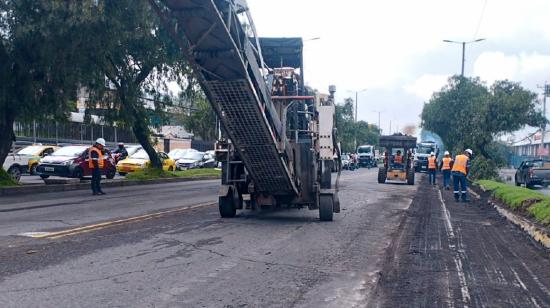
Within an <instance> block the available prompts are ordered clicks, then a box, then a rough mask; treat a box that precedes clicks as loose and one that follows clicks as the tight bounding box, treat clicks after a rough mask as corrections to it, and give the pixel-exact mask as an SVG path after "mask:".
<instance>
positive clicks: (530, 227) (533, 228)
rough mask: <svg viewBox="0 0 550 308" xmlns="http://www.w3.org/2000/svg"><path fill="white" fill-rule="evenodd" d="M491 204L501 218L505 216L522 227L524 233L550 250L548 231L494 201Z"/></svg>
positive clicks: (490, 201)
mask: <svg viewBox="0 0 550 308" xmlns="http://www.w3.org/2000/svg"><path fill="white" fill-rule="evenodd" d="M489 204H490V205H492V206H493V207H494V208H495V209H496V210H497V212H498V213H499V214H500V215H501V216H504V217H505V218H506V219H508V221H510V222H511V223H513V224H514V225H516V226H518V227H520V228H521V229H522V230H523V231H525V232H526V233H527V234H529V236H530V237H531V238H533V239H534V240H535V241H537V242H539V243H540V244H542V246H544V247H546V248H547V249H550V237H548V230H545V229H544V228H541V227H539V226H537V225H536V224H534V223H533V222H531V221H529V220H528V219H526V218H524V217H521V216H519V215H516V214H514V213H512V212H511V211H509V210H507V209H505V208H503V207H502V206H500V205H499V204H498V203H496V202H494V201H492V200H489Z"/></svg>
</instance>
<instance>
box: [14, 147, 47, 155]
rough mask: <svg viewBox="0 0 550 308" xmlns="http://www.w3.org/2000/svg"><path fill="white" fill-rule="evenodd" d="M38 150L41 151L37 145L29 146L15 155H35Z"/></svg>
mask: <svg viewBox="0 0 550 308" xmlns="http://www.w3.org/2000/svg"><path fill="white" fill-rule="evenodd" d="M40 149H42V147H41V146H39V145H31V146H28V147H26V148H24V149H22V150H21V151H19V152H17V154H18V155H37V154H38V152H39V151H40Z"/></svg>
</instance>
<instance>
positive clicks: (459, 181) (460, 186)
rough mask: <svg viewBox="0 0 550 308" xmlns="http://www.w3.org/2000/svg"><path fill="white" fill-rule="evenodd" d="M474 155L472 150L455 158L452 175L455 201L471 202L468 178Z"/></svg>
mask: <svg viewBox="0 0 550 308" xmlns="http://www.w3.org/2000/svg"><path fill="white" fill-rule="evenodd" d="M472 155H474V152H473V151H472V150H470V149H467V150H466V151H464V154H460V155H457V156H456V157H455V160H454V163H453V168H452V170H453V171H452V173H453V186H454V196H455V201H456V202H459V201H460V199H462V202H469V201H470V199H469V198H468V182H467V181H466V176H467V175H468V172H470V159H471V158H472Z"/></svg>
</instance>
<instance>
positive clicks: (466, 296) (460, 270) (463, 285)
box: [437, 189, 471, 308]
mask: <svg viewBox="0 0 550 308" xmlns="http://www.w3.org/2000/svg"><path fill="white" fill-rule="evenodd" d="M437 193H438V195H439V201H440V204H441V209H442V210H443V217H444V218H445V230H446V231H447V236H448V237H449V249H451V250H452V251H454V252H455V253H454V256H453V259H454V263H455V267H456V272H457V274H458V280H459V282H460V292H461V293H462V301H463V302H464V308H467V307H468V305H469V303H470V300H471V298H470V292H469V291H468V284H467V282H466V275H465V274H464V267H463V266H462V260H460V253H459V251H458V250H457V248H456V246H455V244H454V243H452V242H453V241H455V240H456V239H455V233H454V230H453V225H452V223H451V214H450V213H449V211H448V210H447V206H446V205H445V201H444V200H443V195H441V190H439V189H438V190H437Z"/></svg>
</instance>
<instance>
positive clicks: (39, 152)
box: [17, 145, 59, 175]
mask: <svg viewBox="0 0 550 308" xmlns="http://www.w3.org/2000/svg"><path fill="white" fill-rule="evenodd" d="M57 149H59V147H57V146H53V145H31V146H28V147H26V148H24V149H22V150H20V151H19V152H17V154H21V155H23V154H26V155H28V156H29V162H28V164H27V165H28V169H27V171H28V172H29V173H30V174H31V175H35V174H36V166H38V163H39V162H40V160H41V159H42V158H44V156H48V155H50V154H52V153H53V152H55V151H57Z"/></svg>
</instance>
